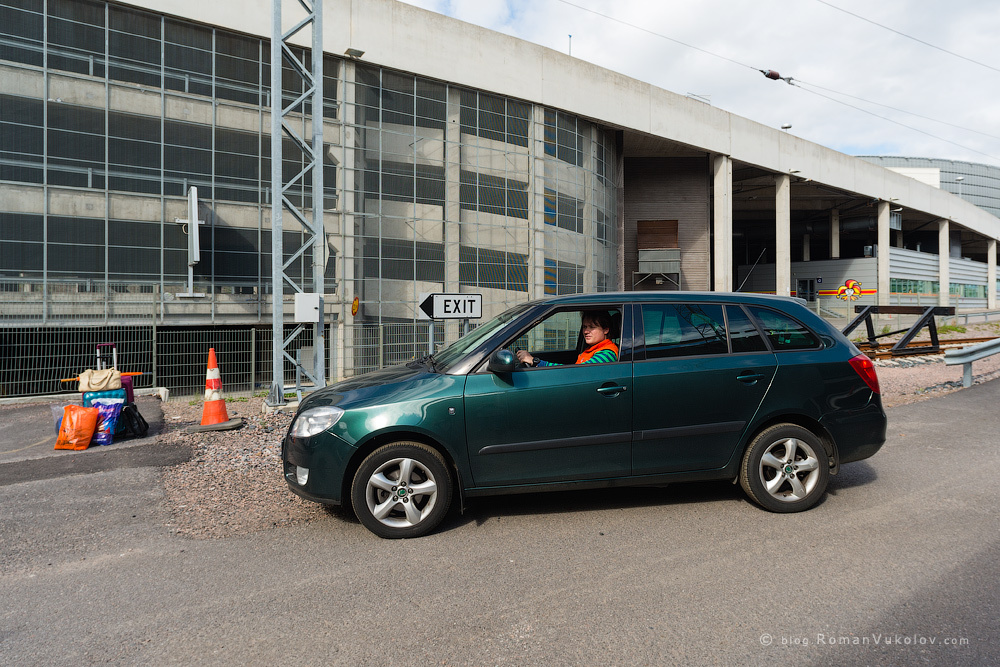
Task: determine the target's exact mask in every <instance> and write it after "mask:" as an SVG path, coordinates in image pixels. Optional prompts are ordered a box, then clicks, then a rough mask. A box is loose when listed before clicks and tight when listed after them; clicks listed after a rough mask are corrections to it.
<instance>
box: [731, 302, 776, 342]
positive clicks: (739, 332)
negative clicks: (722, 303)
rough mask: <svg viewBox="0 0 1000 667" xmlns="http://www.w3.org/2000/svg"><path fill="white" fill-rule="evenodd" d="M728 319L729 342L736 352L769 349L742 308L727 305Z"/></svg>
mask: <svg viewBox="0 0 1000 667" xmlns="http://www.w3.org/2000/svg"><path fill="white" fill-rule="evenodd" d="M726 320H727V322H728V324H729V342H730V344H731V345H732V346H733V352H734V353H738V352H766V351H767V344H766V343H765V342H764V339H763V338H761V335H760V332H759V331H757V327H756V326H754V323H753V322H751V321H750V318H749V317H747V314H746V313H745V312H743V309H742V308H740V307H739V306H726Z"/></svg>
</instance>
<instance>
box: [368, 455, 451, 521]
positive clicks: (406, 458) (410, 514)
mask: <svg viewBox="0 0 1000 667" xmlns="http://www.w3.org/2000/svg"><path fill="white" fill-rule="evenodd" d="M451 493H452V483H451V475H450V474H449V472H448V466H447V464H446V463H445V461H444V458H442V456H441V454H439V453H438V452H437V451H435V450H434V449H432V448H430V447H428V446H427V445H423V444H421V443H418V442H396V443H392V444H389V445H384V446H382V447H379V448H378V449H376V450H375V451H374V452H372V453H371V454H369V455H368V457H367V458H365V460H364V461H362V462H361V465H360V466H359V467H358V471H357V472H356V473H355V475H354V480H353V482H352V483H351V503H352V504H353V506H354V513H355V514H356V515H357V517H358V520H359V521H360V522H361V523H362V524H363V525H364V526H365V527H366V528H367V529H368V530H370V531H372V532H373V533H375V534H376V535H378V536H379V537H384V538H389V539H398V538H403V537H420V536H421V535H426V534H427V533H429V532H430V531H432V530H434V528H436V527H437V525H438V524H439V523H441V520H442V519H444V517H445V515H446V514H447V513H448V506H449V505H450V504H451Z"/></svg>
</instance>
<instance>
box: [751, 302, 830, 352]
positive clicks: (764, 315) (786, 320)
mask: <svg viewBox="0 0 1000 667" xmlns="http://www.w3.org/2000/svg"><path fill="white" fill-rule="evenodd" d="M747 309H748V310H749V311H750V313H751V314H752V315H753V316H754V317H755V318H756V319H757V321H758V322H759V323H760V325H761V328H762V329H763V330H764V334H765V335H766V336H767V339H768V340H769V341H770V342H771V347H772V348H774V350H775V351H778V352H780V351H782V350H812V349H815V348H817V347H819V346H820V342H819V338H817V337H816V334H814V333H813V332H811V331H809V329H807V328H806V327H805V325H803V324H801V323H800V322H797V321H796V320H793V319H792V318H791V317H789V316H788V315H785V314H784V313H779V312H777V311H775V310H771V309H770V308H761V307H759V306H747Z"/></svg>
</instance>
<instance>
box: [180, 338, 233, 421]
mask: <svg viewBox="0 0 1000 667" xmlns="http://www.w3.org/2000/svg"><path fill="white" fill-rule="evenodd" d="M242 425H243V418H242V417H237V418H236V419H230V418H229V412H228V411H227V410H226V401H225V399H223V398H222V375H221V374H220V373H219V362H218V361H216V359H215V348H214V347H210V348H209V349H208V370H207V371H206V372H205V405H204V407H203V408H202V412H201V426H189V427H188V428H187V430H188V431H228V430H230V429H234V428H239V427H240V426H242Z"/></svg>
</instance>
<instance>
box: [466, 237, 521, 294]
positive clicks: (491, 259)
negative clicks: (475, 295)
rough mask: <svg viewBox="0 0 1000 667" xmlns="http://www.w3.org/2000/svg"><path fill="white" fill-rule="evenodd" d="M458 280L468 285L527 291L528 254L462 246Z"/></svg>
mask: <svg viewBox="0 0 1000 667" xmlns="http://www.w3.org/2000/svg"><path fill="white" fill-rule="evenodd" d="M458 261H459V266H458V276H459V277H458V280H459V283H460V284H462V285H466V286H468V287H489V288H492V289H505V290H513V291H516V292H527V291H528V256H527V255H525V254H522V253H516V252H504V251H502V250H492V249H489V248H472V247H469V246H461V247H460V248H459V260H458Z"/></svg>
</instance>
